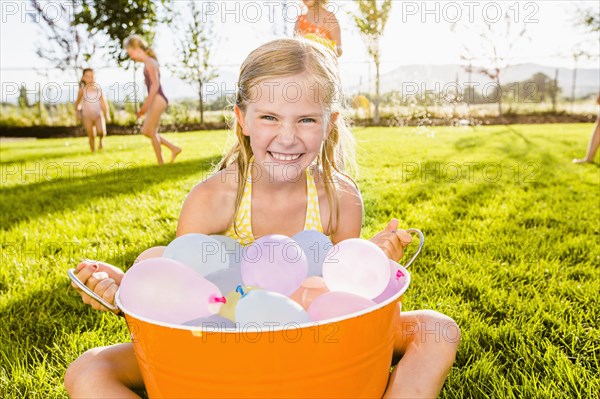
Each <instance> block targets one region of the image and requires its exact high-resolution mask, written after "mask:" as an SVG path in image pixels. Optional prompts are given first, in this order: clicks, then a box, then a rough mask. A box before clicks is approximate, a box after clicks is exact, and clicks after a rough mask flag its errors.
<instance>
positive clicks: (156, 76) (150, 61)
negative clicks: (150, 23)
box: [125, 35, 181, 165]
mask: <svg viewBox="0 0 600 399" xmlns="http://www.w3.org/2000/svg"><path fill="white" fill-rule="evenodd" d="M125 49H126V50H127V54H128V55H129V57H130V58H131V59H132V60H134V61H136V62H143V63H144V82H145V83H146V88H147V89H148V97H146V100H145V101H144V103H143V104H142V106H141V108H140V110H139V112H138V114H137V117H138V118H140V117H141V116H142V115H144V114H146V119H145V120H144V124H143V125H142V134H144V136H147V137H149V138H150V140H152V147H153V148H154V153H155V154H156V160H157V161H158V164H159V165H162V164H164V160H163V156H162V148H161V145H164V146H166V147H167V148H168V149H169V150H171V162H174V161H175V158H176V157H177V155H179V153H180V152H181V148H179V147H178V146H176V145H175V144H173V143H171V142H170V141H168V140H167V139H165V138H164V137H163V136H161V135H160V134H159V133H158V127H159V125H160V117H161V115H162V114H163V112H165V111H166V109H167V105H168V104H169V102H168V100H167V97H166V96H165V93H164V92H163V88H162V86H161V84H160V70H159V66H158V61H157V59H156V54H155V53H154V50H152V49H151V48H150V47H149V46H148V43H146V41H145V40H144V39H143V38H141V37H140V36H137V35H133V36H129V37H128V38H127V39H126V40H125Z"/></svg>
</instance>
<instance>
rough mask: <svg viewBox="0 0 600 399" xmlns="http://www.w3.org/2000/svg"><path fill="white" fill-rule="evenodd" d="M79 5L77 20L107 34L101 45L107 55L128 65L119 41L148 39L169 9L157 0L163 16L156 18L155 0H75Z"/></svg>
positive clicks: (164, 0) (149, 39)
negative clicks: (136, 37)
mask: <svg viewBox="0 0 600 399" xmlns="http://www.w3.org/2000/svg"><path fill="white" fill-rule="evenodd" d="M79 1H80V2H81V7H80V8H79V9H78V12H77V13H76V14H75V21H76V22H77V23H78V24H83V25H85V26H87V29H88V31H89V32H90V33H91V34H97V33H103V34H105V35H106V36H107V37H108V40H107V41H106V43H107V44H106V46H105V48H107V49H108V51H109V54H110V56H111V57H112V58H113V59H114V60H115V61H116V62H117V64H118V65H122V64H123V63H125V62H126V61H127V62H128V66H127V68H128V69H129V66H131V63H130V62H129V59H128V57H127V54H126V52H125V49H124V48H123V42H124V41H125V39H126V38H127V37H128V36H130V35H132V34H138V35H140V36H142V37H144V38H145V39H146V40H147V41H148V43H152V41H153V39H154V33H155V32H154V29H155V28H156V25H157V24H158V22H159V21H161V20H166V21H168V19H169V16H170V9H169V7H168V5H169V0H160V4H162V5H164V6H165V10H166V13H165V16H163V18H162V19H161V18H159V15H158V12H157V11H158V7H157V5H158V2H156V1H153V0H79ZM136 69H137V68H136V67H135V66H134V68H133V83H134V86H135V89H134V106H135V109H136V112H137V103H138V100H137V94H138V93H137V85H136V80H135V77H136Z"/></svg>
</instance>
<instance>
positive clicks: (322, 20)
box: [294, 0, 342, 57]
mask: <svg viewBox="0 0 600 399" xmlns="http://www.w3.org/2000/svg"><path fill="white" fill-rule="evenodd" d="M328 2H329V0H303V3H304V5H305V6H306V7H307V8H308V11H307V13H306V14H302V15H300V16H299V17H298V20H297V21H296V26H295V27H294V32H295V33H296V34H298V35H300V36H304V37H306V38H307V39H311V40H315V41H317V42H319V43H322V44H324V45H325V46H327V47H329V48H330V49H331V50H333V52H334V53H335V54H337V56H338V57H340V56H341V55H342V31H341V29H340V24H339V21H338V19H337V17H336V16H335V14H334V13H332V12H331V11H329V10H327V9H326V8H325V6H326V5H327V3H328Z"/></svg>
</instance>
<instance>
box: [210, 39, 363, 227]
mask: <svg viewBox="0 0 600 399" xmlns="http://www.w3.org/2000/svg"><path fill="white" fill-rule="evenodd" d="M305 72H306V73H307V74H308V75H309V77H310V78H311V79H314V81H315V83H316V84H317V85H318V86H317V87H319V88H322V90H321V89H319V94H320V101H321V103H322V108H323V112H324V114H325V118H324V120H325V122H326V126H327V127H328V125H329V124H330V123H331V122H330V121H331V114H332V113H338V118H337V120H336V122H335V123H334V124H333V126H332V129H331V132H330V133H329V135H328V136H327V137H326V138H325V139H324V141H323V143H322V145H321V150H320V152H319V155H318V156H317V158H316V165H317V168H318V170H321V177H322V179H323V183H324V185H325V192H326V194H327V200H328V202H329V209H331V212H330V214H329V221H328V225H327V227H326V228H325V230H326V231H327V230H329V231H330V232H331V235H333V234H335V232H336V230H337V221H338V220H339V214H340V210H339V203H338V195H337V194H338V189H339V187H337V185H336V180H337V179H339V178H342V179H345V180H348V181H349V182H351V183H352V184H354V185H355V186H356V182H355V181H354V179H353V177H352V176H351V175H353V174H354V172H355V171H356V164H355V160H354V138H353V136H352V133H351V132H350V130H349V129H348V127H347V125H346V123H345V121H344V119H343V117H342V116H341V111H342V93H341V82H340V77H339V71H338V63H337V57H336V56H335V54H334V53H333V52H332V51H331V50H330V49H328V48H327V47H325V46H323V45H321V44H319V43H315V42H314V41H312V40H308V39H304V38H283V39H277V40H273V41H271V42H268V43H266V44H264V45H262V46H260V47H258V48H257V49H255V50H254V51H252V52H251V53H250V55H249V56H248V57H247V58H246V60H245V61H244V63H243V64H242V66H241V68H240V75H239V79H238V87H237V93H236V100H235V105H236V106H237V107H238V108H239V109H240V110H241V111H242V112H244V113H245V112H246V109H247V105H248V99H251V98H252V93H251V91H252V90H253V88H254V87H256V86H258V85H260V84H261V83H262V82H264V81H266V80H269V79H277V78H285V77H289V76H294V75H298V74H302V73H305ZM233 126H234V128H233V131H234V133H235V136H236V139H237V141H236V143H235V144H234V145H233V146H232V147H231V148H230V149H229V151H228V152H227V153H226V155H225V156H224V157H223V159H222V160H221V161H220V162H219V163H218V165H217V167H216V169H215V172H217V171H220V170H223V169H225V168H226V167H227V166H228V165H230V164H232V163H235V164H236V165H237V178H238V180H237V181H238V182H239V184H238V188H237V194H236V199H235V212H234V218H233V221H234V222H233V227H234V230H235V231H236V233H237V226H236V217H237V214H238V212H239V208H240V203H241V201H242V196H243V193H244V187H245V185H246V179H247V177H248V173H250V171H249V170H248V165H249V161H250V158H251V157H252V156H253V152H252V148H251V146H250V137H248V136H245V135H244V134H243V132H242V126H241V125H240V123H239V121H238V120H236V119H235V117H234V119H233ZM334 214H335V217H336V218H335V220H336V223H335V225H334V222H333V220H334V219H333V215H334Z"/></svg>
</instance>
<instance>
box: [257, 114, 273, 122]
mask: <svg viewBox="0 0 600 399" xmlns="http://www.w3.org/2000/svg"><path fill="white" fill-rule="evenodd" d="M260 119H264V120H266V121H275V120H276V119H275V117H274V116H271V115H263V116H261V117H260Z"/></svg>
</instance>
